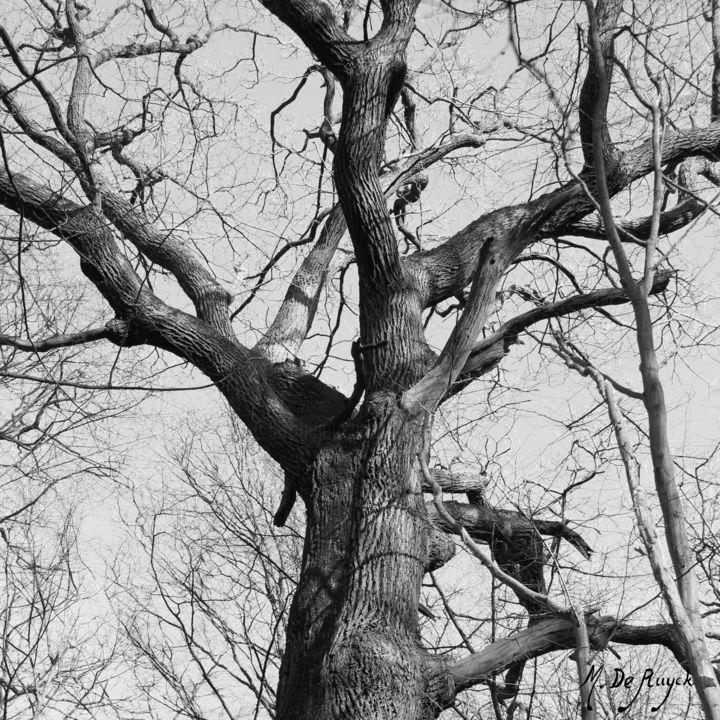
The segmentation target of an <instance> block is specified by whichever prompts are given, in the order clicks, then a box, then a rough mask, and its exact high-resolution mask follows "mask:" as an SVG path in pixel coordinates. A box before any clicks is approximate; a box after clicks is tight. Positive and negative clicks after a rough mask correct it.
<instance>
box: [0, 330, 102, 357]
mask: <svg viewBox="0 0 720 720" xmlns="http://www.w3.org/2000/svg"><path fill="white" fill-rule="evenodd" d="M111 334H112V333H111V331H110V330H109V329H108V328H107V327H106V326H103V327H99V328H91V329H89V330H82V331H81V332H77V333H72V334H67V335H53V336H52V337H49V338H45V339H44V340H37V341H35V340H22V339H21V338H14V337H10V336H9V335H0V346H3V345H6V346H9V347H14V348H15V349H17V350H25V351H27V352H47V351H48V350H55V349H57V348H63V347H73V346H74V345H84V344H85V343H90V342H95V341H96V340H105V339H108V338H110V336H111Z"/></svg>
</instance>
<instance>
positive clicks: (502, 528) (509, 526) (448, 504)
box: [425, 500, 592, 560]
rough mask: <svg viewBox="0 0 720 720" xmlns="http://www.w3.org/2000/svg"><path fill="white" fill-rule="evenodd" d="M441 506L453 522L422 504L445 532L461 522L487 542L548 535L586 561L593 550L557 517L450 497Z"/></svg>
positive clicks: (473, 536) (432, 520) (455, 531)
mask: <svg viewBox="0 0 720 720" xmlns="http://www.w3.org/2000/svg"><path fill="white" fill-rule="evenodd" d="M443 505H444V506H445V509H446V510H447V512H448V514H449V515H450V517H451V518H452V522H451V521H450V520H449V519H448V518H445V517H444V516H443V515H442V514H441V513H439V512H438V510H437V508H436V507H435V504H434V503H432V502H427V503H425V507H426V508H427V511H428V516H429V517H430V520H431V522H432V523H433V525H434V526H435V527H437V528H439V529H441V530H444V531H445V532H449V533H454V534H457V532H458V531H457V524H460V525H461V526H462V527H464V528H465V529H466V530H467V532H468V535H470V537H472V538H473V539H475V540H478V541H480V542H483V543H488V544H489V543H490V542H492V540H493V538H496V537H498V536H504V537H505V538H507V539H510V538H518V537H529V536H532V537H537V535H547V536H549V537H558V538H563V539H564V540H567V542H569V543H570V544H571V545H572V546H573V547H574V548H575V549H576V550H577V551H578V552H579V553H580V554H581V555H582V556H583V557H584V558H585V559H586V560H587V559H589V558H590V554H591V553H592V548H591V547H590V546H589V545H588V544H587V543H586V542H585V540H583V538H582V537H581V536H580V535H579V534H578V533H577V532H575V531H574V530H571V529H570V528H569V527H568V526H567V525H566V524H565V523H563V522H559V521H557V520H540V519H535V518H529V517H527V516H526V515H523V514H522V513H520V512H517V511H515V510H500V509H498V508H491V507H487V506H480V505H470V504H468V503H459V502H455V501H453V500H446V501H445V502H444V503H443Z"/></svg>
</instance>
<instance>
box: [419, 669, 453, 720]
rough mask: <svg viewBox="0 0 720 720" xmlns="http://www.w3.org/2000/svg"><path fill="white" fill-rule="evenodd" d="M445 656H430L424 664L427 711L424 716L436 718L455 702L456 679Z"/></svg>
mask: <svg viewBox="0 0 720 720" xmlns="http://www.w3.org/2000/svg"><path fill="white" fill-rule="evenodd" d="M448 668H449V665H448V662H447V660H445V659H444V658H438V657H430V656H428V658H427V660H426V662H425V664H424V666H423V680H424V683H425V697H426V703H425V705H426V712H425V713H424V714H423V715H422V717H423V718H425V717H427V718H436V717H438V715H440V713H441V712H442V711H443V710H447V708H449V707H451V706H452V704H453V703H454V702H455V681H454V680H453V676H452V673H451V672H450V671H449V669H448Z"/></svg>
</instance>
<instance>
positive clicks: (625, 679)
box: [580, 665, 693, 712]
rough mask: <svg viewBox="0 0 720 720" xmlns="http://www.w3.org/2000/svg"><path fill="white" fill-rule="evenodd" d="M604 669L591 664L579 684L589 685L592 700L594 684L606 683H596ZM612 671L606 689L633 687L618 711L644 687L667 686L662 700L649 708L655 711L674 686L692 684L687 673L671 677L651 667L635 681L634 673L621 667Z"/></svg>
mask: <svg viewBox="0 0 720 720" xmlns="http://www.w3.org/2000/svg"><path fill="white" fill-rule="evenodd" d="M604 669H605V668H604V666H602V665H600V666H599V667H597V668H596V667H595V665H591V666H590V670H589V671H588V674H587V675H586V677H585V679H584V680H583V681H582V683H581V684H580V687H583V686H584V685H587V684H589V685H590V693H589V696H590V700H592V696H593V693H594V692H595V687H596V686H598V687H600V688H604V687H605V685H606V683H605V682H600V683H599V685H598V681H599V680H601V679H602V678H603V677H604V675H603V671H604ZM613 672H614V673H615V675H614V676H613V678H612V680H611V681H610V682H608V683H607V687H608V690H616V689H620V688H622V689H625V690H630V691H631V692H632V690H633V689H635V694H634V695H633V696H632V697H631V698H630V700H628V701H627V702H626V703H625V704H624V705H619V706H618V712H625V711H626V710H627V709H628V708H629V707H630V706H631V705H632V704H633V703H634V702H635V700H637V697H638V695H639V694H640V691H641V690H642V689H643V688H644V687H645V688H647V689H648V690H650V689H652V688H667V689H666V691H665V697H664V698H663V700H662V702H661V703H660V704H659V705H655V706H652V707H651V708H650V710H651V711H652V712H657V711H658V710H659V709H660V708H661V707H662V706H663V705H664V704H665V702H666V701H667V699H668V698H669V697H670V693H671V692H672V691H673V689H674V688H677V687H680V686H686V685H689V686H692V684H693V681H692V678H691V677H690V675H689V674H688V673H685V677H684V678H683V677H672V676H669V675H658V674H656V672H655V671H654V670H653V669H652V668H645V670H644V671H643V674H642V676H641V677H640V681H639V682H637V683H636V677H635V675H626V674H625V671H624V670H622V669H621V668H613ZM588 709H589V710H592V707H591V706H590V701H589V702H588Z"/></svg>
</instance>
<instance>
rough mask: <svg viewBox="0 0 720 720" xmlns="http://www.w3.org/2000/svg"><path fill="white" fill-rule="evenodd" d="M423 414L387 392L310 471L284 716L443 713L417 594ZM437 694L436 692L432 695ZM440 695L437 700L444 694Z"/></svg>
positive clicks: (283, 685)
mask: <svg viewBox="0 0 720 720" xmlns="http://www.w3.org/2000/svg"><path fill="white" fill-rule="evenodd" d="M421 443H422V432H421V427H420V420H417V421H408V420H407V417H406V416H404V415H403V413H402V412H401V411H400V410H399V408H398V406H397V399H396V397H395V396H393V395H390V394H380V393H378V394H376V395H375V396H374V397H373V398H372V399H371V401H370V402H369V403H367V404H366V406H365V409H364V410H363V412H362V413H361V414H360V419H359V420H358V421H357V422H355V423H352V424H350V426H349V427H348V428H347V430H345V431H344V432H343V433H342V435H341V436H340V437H338V438H336V439H335V440H334V441H333V442H332V443H330V444H328V445H327V446H326V447H325V448H324V449H323V450H321V451H320V453H319V454H318V457H317V459H316V460H315V462H314V463H313V465H312V467H311V468H309V471H308V474H307V477H306V478H305V479H304V481H303V482H301V483H300V487H299V490H300V494H301V495H302V497H303V499H304V501H305V504H306V507H307V531H306V539H305V549H304V557H303V568H302V573H301V578H300V583H299V586H298V590H297V593H296V595H295V598H294V601H293V605H292V609H291V613H290V621H289V627H288V637H287V647H286V651H285V656H284V658H283V665H282V669H281V678H280V687H279V690H278V705H277V717H278V720H290V719H292V720H321V719H322V720H325V719H327V720H329V719H330V718H333V719H334V718H343V719H344V720H352V719H353V718H355V719H357V720H361V719H362V720H367V719H368V718H373V719H374V720H383V719H385V718H387V719H388V720H390V719H391V718H392V719H395V718H407V719H408V720H410V718H412V720H422V719H424V718H432V717H435V716H436V715H437V713H438V712H439V710H440V707H439V706H438V704H437V703H438V701H439V702H440V704H441V705H442V704H443V699H442V698H440V697H437V696H438V695H442V692H439V691H438V692H434V691H432V690H431V687H432V686H434V685H436V684H437V680H438V679H439V678H441V677H444V675H443V674H442V673H441V672H440V668H436V669H435V671H433V668H431V667H429V665H428V658H427V655H426V654H425V653H424V652H423V650H422V648H421V646H420V641H419V635H418V632H417V602H418V596H419V592H420V586H421V581H422V575H423V565H424V562H425V560H426V554H427V542H428V527H429V526H428V521H427V516H426V512H425V506H424V502H423V497H422V487H421V481H420V477H419V474H418V470H417V462H416V454H417V452H418V451H419V450H420V449H421ZM433 696H435V697H433ZM433 701H435V702H433Z"/></svg>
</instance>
